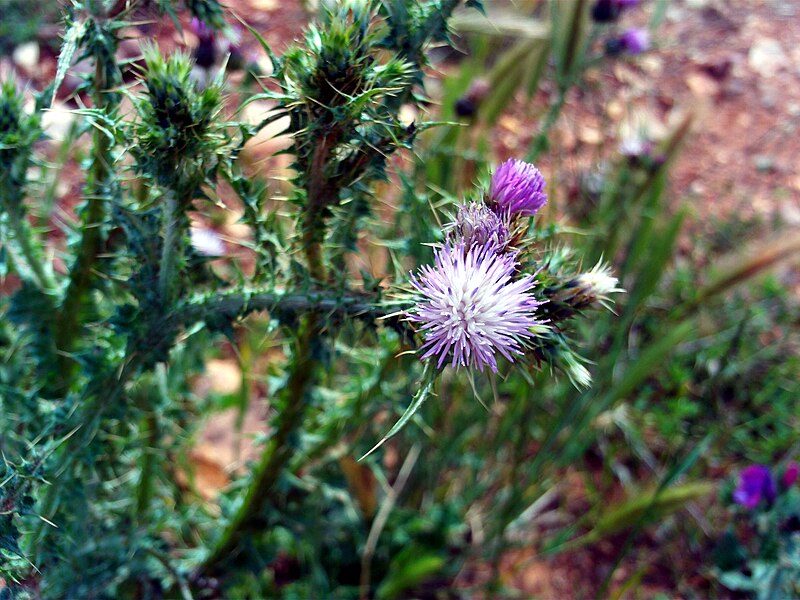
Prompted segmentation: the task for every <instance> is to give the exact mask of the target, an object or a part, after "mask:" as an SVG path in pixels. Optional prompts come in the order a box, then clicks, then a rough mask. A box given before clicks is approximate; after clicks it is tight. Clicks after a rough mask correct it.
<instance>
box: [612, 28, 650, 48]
mask: <svg viewBox="0 0 800 600" xmlns="http://www.w3.org/2000/svg"><path fill="white" fill-rule="evenodd" d="M619 43H620V46H621V47H622V49H623V50H625V51H626V52H627V53H628V54H641V53H642V52H647V51H648V50H649V49H650V32H649V31H648V30H647V29H642V28H641V27H631V28H630V29H628V30H627V31H626V32H625V33H623V34H622V35H621V36H620V38H619Z"/></svg>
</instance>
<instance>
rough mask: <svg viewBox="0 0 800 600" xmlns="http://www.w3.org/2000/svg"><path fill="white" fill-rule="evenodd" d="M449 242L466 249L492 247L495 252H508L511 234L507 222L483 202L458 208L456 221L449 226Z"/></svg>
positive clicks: (471, 203)
mask: <svg viewBox="0 0 800 600" xmlns="http://www.w3.org/2000/svg"><path fill="white" fill-rule="evenodd" d="M447 230H448V231H447V240H448V242H450V243H451V244H453V245H457V244H459V243H462V244H463V245H464V249H465V250H467V251H469V250H471V249H472V248H482V247H484V246H491V247H492V250H493V252H495V253H502V252H505V251H506V250H508V244H509V243H510V242H511V233H510V231H509V227H508V224H507V223H506V221H505V220H504V219H503V218H502V217H501V216H500V215H498V214H497V213H495V212H494V211H493V210H492V209H491V208H489V207H488V206H486V205H485V204H483V203H482V202H470V203H469V204H462V205H461V206H459V207H458V212H457V213H456V218H455V221H453V222H452V223H450V225H448V226H447Z"/></svg>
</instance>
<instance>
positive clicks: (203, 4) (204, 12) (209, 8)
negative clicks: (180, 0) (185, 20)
mask: <svg viewBox="0 0 800 600" xmlns="http://www.w3.org/2000/svg"><path fill="white" fill-rule="evenodd" d="M186 8H188V9H189V12H190V13H192V16H194V17H196V18H197V19H199V20H200V21H202V22H203V23H206V24H207V25H210V26H211V27H212V28H214V29H223V28H224V27H225V15H224V14H223V11H222V6H221V5H220V3H219V2H217V0H186Z"/></svg>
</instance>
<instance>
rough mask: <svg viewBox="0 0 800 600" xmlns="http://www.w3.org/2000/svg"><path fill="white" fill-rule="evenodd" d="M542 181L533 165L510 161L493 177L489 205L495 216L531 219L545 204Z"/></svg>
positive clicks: (545, 196)
mask: <svg viewBox="0 0 800 600" xmlns="http://www.w3.org/2000/svg"><path fill="white" fill-rule="evenodd" d="M544 186H545V181H544V177H542V174H541V173H540V172H539V169H537V168H536V167H535V166H533V165H532V164H530V163H526V162H523V161H521V160H516V159H513V158H512V159H509V160H507V161H506V162H504V163H503V164H502V165H500V166H499V167H497V170H496V171H495V172H494V174H493V175H492V184H491V188H490V189H489V203H490V205H491V206H492V208H494V209H495V210H496V211H497V212H498V213H501V214H509V215H511V216H521V217H532V216H533V215H535V214H536V213H537V212H538V211H539V209H540V208H542V207H543V206H544V205H545V204H547V194H545V192H544Z"/></svg>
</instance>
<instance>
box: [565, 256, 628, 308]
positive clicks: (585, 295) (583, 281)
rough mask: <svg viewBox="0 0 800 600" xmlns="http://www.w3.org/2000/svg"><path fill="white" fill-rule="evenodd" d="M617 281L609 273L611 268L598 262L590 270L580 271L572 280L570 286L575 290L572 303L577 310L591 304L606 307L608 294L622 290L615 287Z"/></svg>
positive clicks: (608, 299)
mask: <svg viewBox="0 0 800 600" xmlns="http://www.w3.org/2000/svg"><path fill="white" fill-rule="evenodd" d="M617 283H619V280H618V279H617V278H616V277H613V276H612V275H611V268H610V267H609V266H608V265H604V264H603V263H602V262H598V263H597V264H596V265H595V266H594V268H592V269H591V270H590V271H586V272H585V273H581V274H580V275H578V276H577V277H575V279H573V280H572V282H571V287H572V288H573V289H574V290H575V294H574V296H572V305H573V306H574V307H575V308H576V309H578V310H580V309H582V308H588V307H589V306H592V305H593V304H601V305H603V306H606V307H607V306H608V302H609V301H610V298H609V295H610V294H613V293H616V292H621V291H623V290H622V289H621V288H618V287H617Z"/></svg>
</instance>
